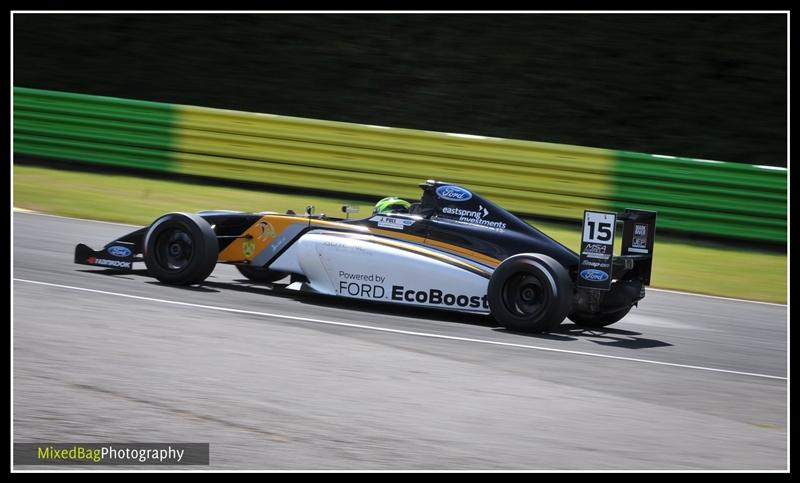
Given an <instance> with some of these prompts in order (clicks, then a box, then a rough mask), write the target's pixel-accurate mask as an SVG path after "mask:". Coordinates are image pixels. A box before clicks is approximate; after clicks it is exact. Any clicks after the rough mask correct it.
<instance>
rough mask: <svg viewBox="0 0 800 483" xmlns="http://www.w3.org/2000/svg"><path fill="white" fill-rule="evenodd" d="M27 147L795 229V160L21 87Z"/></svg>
mask: <svg viewBox="0 0 800 483" xmlns="http://www.w3.org/2000/svg"><path fill="white" fill-rule="evenodd" d="M14 151H15V152H17V153H21V154H28V155H35V156H42V157H50V158H58V159H63V160H77V161H83V162H91V163H97V164H101V165H112V166H126V167H131V168H137V169H145V170H157V171H165V172H173V173H185V174H191V175H197V176H205V177H211V178H218V179H224V180H238V181H247V182H258V183H263V184H265V185H279V186H284V187H291V188H296V189H311V188H313V189H323V190H328V191H336V192H341V193H349V194H359V195H372V196H375V197H376V199H377V198H380V197H383V196H387V195H396V196H403V197H408V198H416V197H417V196H419V192H418V188H417V184H418V183H419V182H420V181H421V180H424V179H441V180H446V181H450V182H453V183H458V184H463V185H466V186H468V187H470V188H471V189H474V190H475V191H477V192H480V193H481V194H483V195H485V196H487V197H489V198H490V199H492V200H494V201H496V202H497V203H498V204H500V205H501V206H504V207H506V208H508V209H509V210H511V211H514V212H516V213H519V214H523V215H546V216H550V217H556V218H563V219H580V218H581V217H582V214H583V210H584V209H598V210H616V211H619V210H621V209H624V208H627V207H636V208H643V209H654V210H657V211H658V212H659V227H662V228H667V229H672V230H678V231H683V232H687V233H692V234H700V235H717V236H727V237H732V238H741V239H750V240H767V241H773V242H774V241H777V242H782V241H785V240H786V171H785V170H782V169H780V168H779V169H771V168H770V167H757V166H750V165H743V164H737V163H723V162H717V161H704V160H693V159H688V158H675V157H668V156H658V155H649V154H643V153H629V152H622V151H613V150H607V149H598V148H588V147H581V146H568V145H560V144H550V143H539V142H532V141H522V140H514V139H500V138H489V137H482V136H469V135H460V134H448V133H440V132H430V131H418V130H411V129H399V128H386V127H381V126H369V125H361V124H352V123H343V122H333V121H322V120H316V119H304V118H296V117H288V116H277V115H272V114H258V113H249V112H240V111H230V110H224V109H211V108H204V107H197V106H184V105H172V104H163V103H155V102H146V101H137V100H130V99H118V98H111V97H101V96H90V95H84V94H74V93H65V92H54V91H44V90H38V89H27V88H19V87H17V88H15V89H14Z"/></svg>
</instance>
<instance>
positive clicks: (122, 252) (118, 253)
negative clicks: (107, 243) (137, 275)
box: [106, 245, 131, 257]
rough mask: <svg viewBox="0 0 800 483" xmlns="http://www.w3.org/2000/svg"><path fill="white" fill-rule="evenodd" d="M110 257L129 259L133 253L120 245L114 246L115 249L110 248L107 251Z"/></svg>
mask: <svg viewBox="0 0 800 483" xmlns="http://www.w3.org/2000/svg"><path fill="white" fill-rule="evenodd" d="M106 251H107V252H108V253H109V254H110V255H113V256H115V257H129V256H131V251H130V249H129V248H127V247H121V246H119V245H114V246H113V247H108V250H106Z"/></svg>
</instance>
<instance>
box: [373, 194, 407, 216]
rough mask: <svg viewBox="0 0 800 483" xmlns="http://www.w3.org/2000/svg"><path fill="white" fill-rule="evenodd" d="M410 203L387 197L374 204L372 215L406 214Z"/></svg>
mask: <svg viewBox="0 0 800 483" xmlns="http://www.w3.org/2000/svg"><path fill="white" fill-rule="evenodd" d="M410 207H411V203H409V202H408V201H406V200H401V199H400V198H397V197H395V196H389V197H387V198H384V199H382V200H380V201H379V202H377V203H375V209H374V210H373V213H374V214H381V213H408V209H409V208H410Z"/></svg>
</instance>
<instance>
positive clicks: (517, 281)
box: [488, 253, 572, 332]
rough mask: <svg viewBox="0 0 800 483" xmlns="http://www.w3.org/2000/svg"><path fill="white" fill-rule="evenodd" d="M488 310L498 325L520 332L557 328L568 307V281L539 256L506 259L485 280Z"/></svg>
mask: <svg viewBox="0 0 800 483" xmlns="http://www.w3.org/2000/svg"><path fill="white" fill-rule="evenodd" d="M488 301H489V309H490V311H491V313H492V316H493V317H494V318H495V320H497V322H499V323H500V324H501V325H503V326H504V327H506V328H507V329H510V330H517V331H521V332H547V331H550V330H553V329H555V328H556V327H558V326H559V325H560V324H561V322H563V321H564V318H565V317H566V316H567V314H568V313H569V311H570V309H571V306H572V281H571V280H570V278H569V274H568V273H567V270H566V269H565V268H564V267H563V266H562V265H561V264H560V263H558V262H557V261H555V260H554V259H553V258H551V257H548V256H547V255H540V254H527V253H526V254H520V255H514V256H513V257H509V258H507V259H505V260H503V262H502V263H501V264H500V265H499V266H498V267H497V269H496V270H495V271H494V273H493V274H492V278H491V279H490V280H489V289H488Z"/></svg>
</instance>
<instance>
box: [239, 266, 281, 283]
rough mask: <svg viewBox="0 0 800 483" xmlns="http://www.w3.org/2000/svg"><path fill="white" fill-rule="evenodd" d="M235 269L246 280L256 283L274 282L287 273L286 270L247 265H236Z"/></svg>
mask: <svg viewBox="0 0 800 483" xmlns="http://www.w3.org/2000/svg"><path fill="white" fill-rule="evenodd" d="M236 269H237V270H239V273H241V274H242V275H244V276H245V277H247V279H248V280H251V281H253V282H258V283H272V282H276V281H278V280H280V279H282V278H285V277H286V276H288V275H289V274H288V273H286V272H277V271H275V270H270V269H268V268H257V267H251V266H249V265H236Z"/></svg>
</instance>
